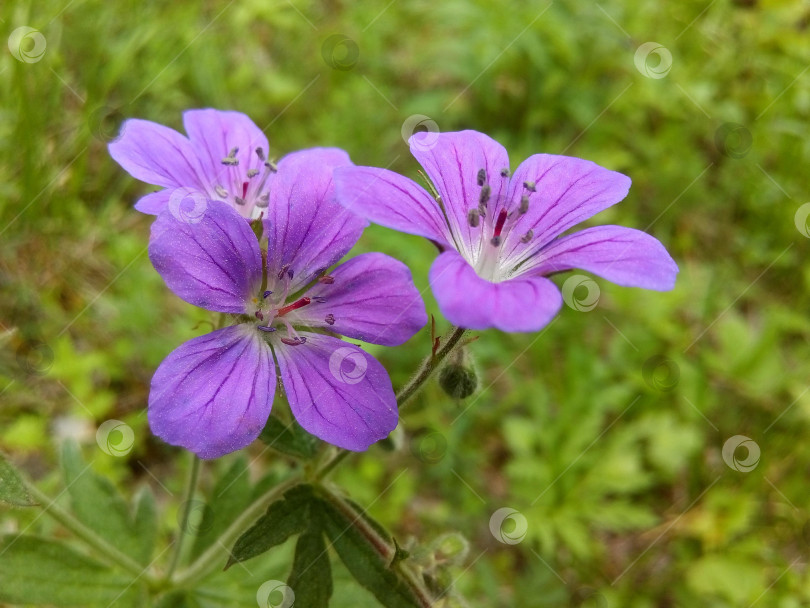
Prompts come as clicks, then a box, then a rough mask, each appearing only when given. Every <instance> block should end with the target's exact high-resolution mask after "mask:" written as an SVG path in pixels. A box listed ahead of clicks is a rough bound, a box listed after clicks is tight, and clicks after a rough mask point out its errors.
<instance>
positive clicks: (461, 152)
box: [409, 131, 509, 257]
mask: <svg viewBox="0 0 810 608" xmlns="http://www.w3.org/2000/svg"><path fill="white" fill-rule="evenodd" d="M409 143H410V146H411V154H413V155H414V157H415V158H416V160H418V161H419V163H420V164H421V165H422V166H423V167H424V168H425V171H426V172H427V174H428V177H429V178H430V179H431V181H432V182H433V184H434V185H435V186H436V189H437V190H438V191H439V194H440V195H441V197H442V201H443V203H444V207H445V209H446V210H447V219H448V220H449V221H450V225H451V226H452V228H453V234H455V235H456V237H457V239H458V241H459V242H458V245H459V247H460V248H461V249H462V251H465V252H467V254H468V255H467V256H466V257H470V255H471V254H470V252H471V251H473V250H474V249H477V247H478V243H479V240H480V234H481V227H480V226H479V227H478V228H472V227H470V224H469V221H468V219H467V214H468V213H469V211H470V209H473V208H476V207H478V202H479V197H480V195H481V186H479V185H478V172H479V171H480V170H481V169H484V171H485V174H486V176H485V181H486V183H487V184H489V186H490V188H491V190H492V191H491V194H490V197H489V203H488V211H487V212H488V213H495V212H496V211H497V209H498V208H499V207H500V206H501V205H502V204H503V198H502V196H503V195H504V194H506V186H507V184H508V182H509V179H508V177H503V176H502V175H501V171H502V170H503V169H507V170H508V169H509V155H508V154H507V153H506V149H505V148H504V147H503V146H502V145H501V144H499V143H498V142H497V141H495V140H494V139H492V138H490V137H488V136H487V135H484V134H483V133H479V132H477V131H458V132H455V133H438V134H437V133H430V132H424V133H416V134H415V135H413V136H412V137H411V138H410V140H409Z"/></svg>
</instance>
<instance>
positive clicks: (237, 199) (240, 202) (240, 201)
mask: <svg viewBox="0 0 810 608" xmlns="http://www.w3.org/2000/svg"><path fill="white" fill-rule="evenodd" d="M233 200H234V202H235V203H236V204H237V205H244V204H245V199H243V198H242V197H241V196H234V197H233Z"/></svg>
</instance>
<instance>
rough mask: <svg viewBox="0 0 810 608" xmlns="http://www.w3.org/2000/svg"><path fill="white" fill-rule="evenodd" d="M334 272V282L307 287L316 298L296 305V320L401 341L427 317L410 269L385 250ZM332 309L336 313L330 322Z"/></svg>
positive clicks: (358, 335)
mask: <svg viewBox="0 0 810 608" xmlns="http://www.w3.org/2000/svg"><path fill="white" fill-rule="evenodd" d="M329 274H330V276H331V277H332V278H333V279H334V283H331V284H323V283H317V284H316V285H315V287H313V288H312V289H311V290H310V291H309V292H307V296H309V297H310V298H311V299H312V303H311V304H309V305H308V306H305V307H304V308H301V309H300V310H298V311H296V312H297V313H298V315H297V316H296V317H295V318H294V319H291V322H293V324H298V323H301V324H303V325H309V326H310V327H323V328H325V329H328V330H330V331H333V332H335V333H338V334H341V335H344V336H348V337H350V338H355V339H357V340H363V341H364V342H372V343H374V344H384V345H386V346H397V345H399V344H402V343H403V342H405V341H407V340H408V339H410V338H411V336H413V335H414V334H415V333H416V332H417V331H419V330H420V329H421V328H422V327H424V325H425V323H427V313H425V303H424V302H423V301H422V297H421V296H420V295H419V292H418V291H417V290H416V287H415V286H414V284H413V279H412V278H411V271H410V270H408V267H407V266H405V264H403V263H402V262H400V261H399V260H395V259H394V258H391V257H388V256H387V255H385V254H382V253H365V254H363V255H359V256H357V257H355V258H352V259H351V260H349V261H348V262H346V263H344V264H341V265H340V266H338V267H337V268H335V270H334V271H332V272H330V273H329ZM321 298H322V299H323V301H319V299H321ZM327 315H331V316H330V317H329V319H330V320H331V321H332V322H331V323H329V322H328V321H327V320H326V319H327ZM290 316H292V315H290Z"/></svg>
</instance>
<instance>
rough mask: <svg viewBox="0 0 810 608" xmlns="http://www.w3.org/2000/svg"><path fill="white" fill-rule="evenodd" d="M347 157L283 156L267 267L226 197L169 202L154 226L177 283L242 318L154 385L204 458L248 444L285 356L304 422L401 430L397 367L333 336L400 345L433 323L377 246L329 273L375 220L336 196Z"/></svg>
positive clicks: (343, 436)
mask: <svg viewBox="0 0 810 608" xmlns="http://www.w3.org/2000/svg"><path fill="white" fill-rule="evenodd" d="M347 164H349V158H348V156H347V155H346V153H345V152H343V151H342V150H336V149H315V150H305V151H302V152H297V153H294V154H290V155H289V156H286V157H285V158H284V159H282V161H281V162H280V163H279V171H278V174H277V175H275V176H274V178H273V187H272V189H271V191H270V205H269V206H268V208H267V209H266V213H267V217H266V219H264V221H263V224H264V234H265V235H266V236H267V237H268V249H267V254H266V261H265V262H264V263H263V260H262V251H261V249H260V246H259V242H258V241H257V239H256V236H255V235H254V233H253V231H252V229H251V227H250V224H249V223H248V222H246V221H244V219H243V218H242V217H240V215H239V213H237V211H236V210H235V209H234V208H233V207H231V206H229V205H227V204H226V203H224V202H221V201H213V200H209V201H205V204H204V208H203V209H202V210H199V209H198V211H199V213H198V214H197V215H195V216H193V217H192V218H188V217H187V216H185V215H183V214H180V213H175V212H173V210H171V209H167V210H165V211H163V213H161V214H160V216H159V217H158V219H157V220H156V221H155V222H154V224H153V226H152V236H151V240H150V244H149V257H150V259H151V260H152V263H153V264H154V266H155V268H156V269H157V271H158V272H159V273H160V275H161V276H162V277H163V279H164V280H165V282H166V284H167V285H168V287H169V288H170V289H171V290H172V291H173V292H174V293H175V294H177V295H178V296H180V297H181V298H182V299H184V300H185V301H186V302H189V303H191V304H194V305H196V306H200V307H202V308H205V309H208V310H212V311H217V312H223V313H230V314H232V315H235V318H236V319H237V324H236V325H231V326H230V327H225V328H224V329H219V330H216V331H214V332H211V333H209V334H207V335H204V336H200V337H198V338H194V339H192V340H190V341H188V342H186V343H185V344H183V345H182V346H180V347H179V348H177V349H176V350H175V351H174V352H172V353H171V354H170V355H169V356H168V357H167V358H166V359H165V360H164V361H163V363H161V365H160V367H159V368H158V370H157V372H156V373H155V375H154V378H153V379H152V387H151V392H150V395H149V424H150V426H151V428H152V431H153V432H154V433H155V434H156V435H157V436H159V437H161V438H162V439H163V440H165V441H167V442H168V443H171V444H174V445H180V446H183V447H185V448H187V449H189V450H191V451H193V452H194V453H196V454H197V455H199V456H201V457H202V458H215V457H218V456H222V455H223V454H227V453H229V452H233V451H234V450H238V449H240V448H242V447H244V446H246V445H248V444H249V443H250V442H251V441H253V440H254V439H256V437H257V436H258V435H259V433H260V431H261V430H262V428H263V427H264V425H265V423H266V421H267V417H268V416H269V414H270V408H271V406H272V403H273V395H274V393H275V389H276V366H278V370H279V373H280V379H281V381H282V382H283V385H284V390H285V392H286V395H287V399H288V401H289V403H290V408H291V409H292V413H293V415H294V416H295V418H296V420H297V421H298V423H299V424H300V425H301V426H302V427H303V428H304V429H306V430H307V431H308V432H310V433H312V434H313V435H316V436H317V437H320V438H321V439H323V440H324V441H327V442H329V443H332V444H335V445H337V446H340V447H342V448H346V449H349V450H365V449H366V448H368V446H369V445H371V444H372V443H374V442H376V441H378V440H380V439H382V438H384V437H385V436H387V435H388V433H390V432H391V431H392V430H393V429H394V427H396V425H397V407H396V399H395V397H394V392H393V390H392V388H391V381H390V379H389V377H388V374H387V372H386V371H385V369H384V368H383V366H382V365H381V364H380V363H379V362H378V361H377V360H376V359H375V358H374V357H372V356H371V355H369V354H368V353H366V352H364V351H363V350H362V349H361V348H359V347H358V346H356V345H354V344H351V343H348V342H344V341H342V340H340V339H338V338H336V337H333V336H332V335H329V334H327V333H323V332H324V331H326V332H330V333H331V332H334V333H336V334H341V335H344V336H348V337H350V338H355V339H358V340H364V341H366V342H372V343H374V344H383V345H397V344H401V343H403V342H405V341H406V340H408V339H409V338H410V337H411V336H412V335H413V334H414V333H415V332H416V331H417V330H419V328H421V327H422V326H423V325H424V324H425V323H426V322H427V316H426V313H425V307H424V303H423V302H422V299H421V297H420V296H419V293H418V292H417V290H416V288H415V287H414V285H413V282H412V280H411V274H410V271H409V270H408V269H407V267H405V265H404V264H402V263H401V262H399V261H397V260H394V259H392V258H390V257H388V256H386V255H383V254H381V253H366V254H363V255H359V256H357V257H354V258H352V259H350V260H349V261H347V262H345V263H343V264H341V265H339V266H337V267H336V268H335V269H334V270H328V269H329V268H330V267H331V266H332V265H334V264H335V263H336V262H337V261H338V260H339V259H340V258H341V257H343V256H344V255H345V254H346V252H347V251H348V250H349V249H350V248H351V247H352V245H354V243H355V242H356V241H357V239H358V238H359V236H360V233H361V232H362V230H363V228H364V226H365V224H366V223H365V221H364V220H362V219H361V218H359V217H357V216H355V215H353V214H351V213H349V212H347V211H346V210H344V209H343V208H342V207H341V206H340V205H338V204H337V203H336V202H335V201H334V188H333V186H332V170H333V167H335V166H339V165H347ZM313 329H318V330H321V331H320V332H316V331H312V330H313Z"/></svg>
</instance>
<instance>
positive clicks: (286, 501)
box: [225, 484, 315, 569]
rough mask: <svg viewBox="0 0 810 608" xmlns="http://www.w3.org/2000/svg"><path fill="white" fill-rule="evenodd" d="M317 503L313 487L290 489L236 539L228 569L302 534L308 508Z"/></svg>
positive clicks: (302, 486)
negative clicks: (314, 502)
mask: <svg viewBox="0 0 810 608" xmlns="http://www.w3.org/2000/svg"><path fill="white" fill-rule="evenodd" d="M314 500H315V497H314V495H313V493H312V486H310V485H305V484H301V485H297V486H294V487H292V488H290V489H289V490H287V491H286V492H285V493H284V496H283V497H282V498H280V499H279V500H277V501H276V502H274V503H273V504H271V505H270V506H269V507H268V508H267V512H266V513H265V514H264V515H262V516H261V517H260V518H259V519H258V520H256V523H254V524H253V525H252V526H251V527H250V528H248V529H247V530H246V531H245V533H244V534H242V536H240V537H239V538H238V539H237V541H236V543H235V544H234V546H233V550H232V551H231V557H230V559H229V560H228V563H227V564H226V566H225V568H226V569H227V568H230V567H231V566H232V565H233V564H235V563H237V562H242V561H245V560H246V559H250V558H251V557H256V556H257V555H261V554H262V553H264V552H265V551H268V550H269V549H272V548H273V547H275V546H276V545H280V544H281V543H283V542H284V541H286V540H287V539H288V538H290V536H293V535H294V534H300V533H301V532H303V531H304V530H305V529H306V527H307V524H308V523H309V509H310V506H311V504H312V502H313V501H314Z"/></svg>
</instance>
